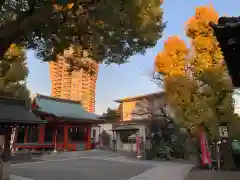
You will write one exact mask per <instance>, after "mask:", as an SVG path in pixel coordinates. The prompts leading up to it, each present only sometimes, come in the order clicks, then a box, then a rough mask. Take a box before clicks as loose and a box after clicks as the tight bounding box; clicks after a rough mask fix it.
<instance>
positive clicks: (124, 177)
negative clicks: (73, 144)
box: [11, 151, 193, 180]
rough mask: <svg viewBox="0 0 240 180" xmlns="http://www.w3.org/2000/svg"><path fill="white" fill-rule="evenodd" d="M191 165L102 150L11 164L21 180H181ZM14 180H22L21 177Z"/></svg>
mask: <svg viewBox="0 0 240 180" xmlns="http://www.w3.org/2000/svg"><path fill="white" fill-rule="evenodd" d="M192 167H193V165H191V164H182V163H175V162H169V161H166V162H159V161H144V160H136V159H129V158H127V157H126V156H124V155H122V154H119V153H110V152H104V151H87V152H86V151H85V152H68V153H61V154H52V155H48V156H47V155H46V156H43V157H41V158H40V159H39V161H37V162H30V163H22V164H13V165H12V168H11V171H12V174H14V175H17V176H22V177H27V178H29V179H22V180H42V179H44V180H54V179H58V180H65V179H71V180H79V179H84V180H112V179H113V177H114V180H184V178H185V177H186V176H187V174H188V172H189V171H190V170H191V168H192ZM13 180H21V179H20V178H19V179H17V178H16V177H15V179H13Z"/></svg>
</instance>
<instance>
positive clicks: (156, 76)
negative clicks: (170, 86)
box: [148, 71, 163, 87]
mask: <svg viewBox="0 0 240 180" xmlns="http://www.w3.org/2000/svg"><path fill="white" fill-rule="evenodd" d="M148 76H149V77H150V80H151V81H152V82H153V83H155V84H157V85H158V87H163V76H162V75H161V74H160V73H157V72H155V71H149V72H148Z"/></svg>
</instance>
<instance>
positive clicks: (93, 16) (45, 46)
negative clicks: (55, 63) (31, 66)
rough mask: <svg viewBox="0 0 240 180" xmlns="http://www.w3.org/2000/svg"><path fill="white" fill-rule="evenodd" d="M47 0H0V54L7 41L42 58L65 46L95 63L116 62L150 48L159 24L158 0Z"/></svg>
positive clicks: (53, 56) (52, 56) (159, 30)
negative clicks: (66, 0)
mask: <svg viewBox="0 0 240 180" xmlns="http://www.w3.org/2000/svg"><path fill="white" fill-rule="evenodd" d="M51 2H52V1H50V0H40V1H39V0H22V1H14V0H1V2H0V7H1V12H0V57H3V55H4V53H5V52H6V50H7V49H8V48H9V46H10V45H11V44H13V43H16V44H17V45H19V44H20V45H24V47H26V48H31V49H34V50H36V52H37V55H38V57H40V58H43V59H44V60H46V61H47V60H55V59H56V56H57V55H62V54H63V52H64V50H65V49H67V48H69V47H70V46H71V47H73V49H74V50H75V51H77V52H78V55H79V54H82V56H83V54H84V53H83V52H84V50H86V52H87V54H88V56H90V57H91V58H93V59H94V60H95V61H97V62H105V63H107V64H109V63H117V64H122V63H125V62H126V61H127V59H128V57H129V56H132V55H134V54H136V53H145V50H146V49H147V48H151V47H154V45H155V44H156V42H157V40H158V39H160V38H161V35H162V31H163V28H164V23H162V15H163V13H162V9H161V8H160V5H161V1H159V0H148V1H146V0H129V1H124V0H71V1H69V3H70V4H62V5H56V4H54V5H53V4H52V3H51ZM79 59H81V58H79ZM75 64H77V63H75ZM80 64H81V63H80Z"/></svg>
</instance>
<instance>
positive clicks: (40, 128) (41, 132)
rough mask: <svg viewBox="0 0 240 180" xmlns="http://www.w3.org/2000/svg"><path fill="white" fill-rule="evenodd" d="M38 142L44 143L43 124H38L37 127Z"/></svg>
mask: <svg viewBox="0 0 240 180" xmlns="http://www.w3.org/2000/svg"><path fill="white" fill-rule="evenodd" d="M38 133H39V136H38V143H39V144H43V143H44V136H45V125H40V126H39V129H38Z"/></svg>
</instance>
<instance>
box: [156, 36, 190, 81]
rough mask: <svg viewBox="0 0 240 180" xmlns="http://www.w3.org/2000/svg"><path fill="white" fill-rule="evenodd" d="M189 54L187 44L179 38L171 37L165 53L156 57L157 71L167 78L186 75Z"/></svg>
mask: <svg viewBox="0 0 240 180" xmlns="http://www.w3.org/2000/svg"><path fill="white" fill-rule="evenodd" d="M187 54H188V48H187V46H186V44H185V42H184V41H183V40H181V39H180V38H179V37H177V36H173V37H170V38H168V39H167V40H166V41H165V43H164V49H163V51H162V52H160V53H158V55H157V56H156V57H155V70H156V71H157V72H159V73H162V74H164V75H165V76H178V75H184V74H185V65H186V57H187Z"/></svg>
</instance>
